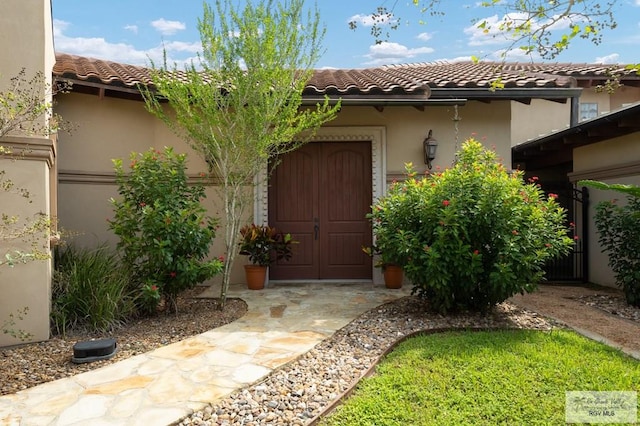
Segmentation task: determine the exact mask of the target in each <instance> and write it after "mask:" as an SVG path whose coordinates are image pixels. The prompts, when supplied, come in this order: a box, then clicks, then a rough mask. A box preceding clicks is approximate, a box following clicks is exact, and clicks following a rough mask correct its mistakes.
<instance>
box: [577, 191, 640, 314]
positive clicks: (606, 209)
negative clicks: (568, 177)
mask: <svg viewBox="0 0 640 426" xmlns="http://www.w3.org/2000/svg"><path fill="white" fill-rule="evenodd" d="M579 184H580V185H586V186H591V187H593V188H597V189H601V190H613V191H618V192H621V193H623V194H626V195H627V204H626V205H624V206H622V205H618V204H617V203H616V202H615V201H603V202H601V203H598V205H597V206H596V215H595V221H596V227H597V229H598V235H599V239H598V241H599V242H600V244H601V245H602V247H603V250H602V251H603V253H607V254H608V255H609V266H611V269H612V270H613V272H614V274H615V276H616V284H618V286H620V287H621V288H622V290H623V292H624V295H625V298H626V300H627V303H628V304H630V305H632V306H637V307H640V187H638V186H635V185H622V184H612V185H608V184H606V183H603V182H596V181H581V182H579Z"/></svg>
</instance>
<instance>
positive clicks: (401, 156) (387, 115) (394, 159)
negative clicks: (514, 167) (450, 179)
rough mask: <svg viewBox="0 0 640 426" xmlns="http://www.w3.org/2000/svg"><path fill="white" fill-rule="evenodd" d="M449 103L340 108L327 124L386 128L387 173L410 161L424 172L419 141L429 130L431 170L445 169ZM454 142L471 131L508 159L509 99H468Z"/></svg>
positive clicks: (450, 150)
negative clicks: (434, 150) (432, 147)
mask: <svg viewBox="0 0 640 426" xmlns="http://www.w3.org/2000/svg"><path fill="white" fill-rule="evenodd" d="M454 116H455V110H454V107H452V106H438V107H436V106H433V107H426V108H425V110H424V111H420V110H418V109H416V108H413V107H386V108H384V110H383V111H382V112H379V111H377V110H376V109H374V108H372V107H344V108H343V109H342V111H341V112H340V115H339V116H338V118H336V119H335V120H334V121H332V122H331V123H328V124H327V126H332V127H333V126H384V127H385V128H386V160H387V164H386V170H387V174H388V175H396V174H402V173H403V172H404V164H405V163H407V162H413V164H414V166H415V168H416V170H418V171H424V170H426V166H425V164H424V161H423V156H422V152H423V150H422V141H423V140H424V138H425V137H426V136H427V133H428V132H429V130H430V129H431V130H433V137H434V138H435V139H436V140H437V141H438V150H437V154H436V159H435V160H434V161H433V169H434V170H435V169H436V168H438V167H440V168H446V167H449V166H450V165H451V163H452V162H453V160H454V154H455V151H456V132H455V128H454V122H453V118H454ZM458 116H459V118H460V121H458V136H457V137H458V143H457V145H458V146H457V147H458V149H460V146H461V145H462V143H463V142H464V141H465V140H466V139H467V138H469V137H471V135H472V134H475V137H476V138H477V139H478V140H479V141H481V142H482V143H484V144H485V145H486V146H487V147H489V148H491V147H495V148H496V152H497V153H498V155H499V156H500V157H501V158H504V159H509V158H511V151H510V143H511V140H510V134H509V120H510V107H509V102H502V101H499V102H492V103H490V104H485V103H481V102H473V101H471V102H469V103H467V104H466V105H464V106H459V107H458Z"/></svg>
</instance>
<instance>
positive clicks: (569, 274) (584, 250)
mask: <svg viewBox="0 0 640 426" xmlns="http://www.w3.org/2000/svg"><path fill="white" fill-rule="evenodd" d="M549 192H555V193H557V194H558V198H557V201H558V203H559V204H560V205H561V206H562V207H564V208H565V209H567V221H568V222H567V225H569V222H570V223H573V224H575V225H574V226H575V235H577V236H578V239H577V240H575V242H574V246H573V249H572V250H571V252H570V253H569V254H568V255H566V256H563V257H561V258H556V259H553V260H552V261H550V262H548V263H547V264H546V265H545V277H546V279H547V281H548V282H553V281H581V282H588V281H589V262H588V259H589V255H588V248H589V241H588V235H589V234H588V231H589V229H588V225H589V190H588V189H587V188H586V187H582V188H581V189H578V188H575V187H570V188H557V189H555V190H553V191H552V190H549Z"/></svg>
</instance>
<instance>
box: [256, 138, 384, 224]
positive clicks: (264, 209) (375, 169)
mask: <svg viewBox="0 0 640 426" xmlns="http://www.w3.org/2000/svg"><path fill="white" fill-rule="evenodd" d="M314 142H371V163H372V164H371V188H372V194H371V195H372V199H373V200H376V199H378V198H379V197H381V196H382V195H383V194H384V193H385V191H386V175H387V161H386V151H387V150H386V147H387V133H386V128H385V127H384V126H336V127H322V128H320V129H319V130H318V132H317V133H316V135H315V136H314V137H313V138H312V139H311V142H309V143H314ZM268 188H269V182H268V179H267V169H266V167H265V168H264V170H263V171H262V173H261V174H260V176H258V177H257V178H256V185H255V193H254V195H255V197H254V200H255V201H254V215H253V217H254V222H255V223H258V224H265V225H266V224H267V223H268V221H269V195H268V194H269V191H268Z"/></svg>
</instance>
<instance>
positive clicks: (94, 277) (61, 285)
mask: <svg viewBox="0 0 640 426" xmlns="http://www.w3.org/2000/svg"><path fill="white" fill-rule="evenodd" d="M54 262H55V270H54V273H53V285H52V299H51V300H52V303H51V324H52V328H53V331H54V332H55V333H57V334H65V332H66V330H67V329H70V328H78V327H85V328H88V329H90V330H109V329H111V328H113V327H114V326H116V325H119V324H121V323H123V322H124V321H126V320H127V319H128V318H130V317H131V316H132V315H134V314H135V311H136V308H135V297H136V296H135V293H134V289H133V288H132V285H131V280H130V274H129V271H128V270H127V269H126V268H123V267H122V265H121V264H120V263H119V261H118V257H117V255H116V254H115V253H114V252H113V251H111V250H109V249H108V248H107V247H104V246H102V247H99V248H97V249H93V250H89V249H76V248H73V247H66V248H65V249H57V250H56V254H55V257H54Z"/></svg>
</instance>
